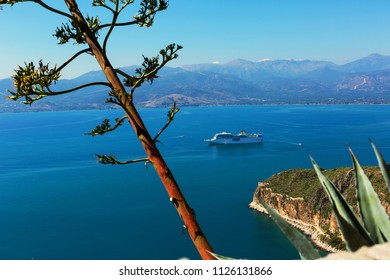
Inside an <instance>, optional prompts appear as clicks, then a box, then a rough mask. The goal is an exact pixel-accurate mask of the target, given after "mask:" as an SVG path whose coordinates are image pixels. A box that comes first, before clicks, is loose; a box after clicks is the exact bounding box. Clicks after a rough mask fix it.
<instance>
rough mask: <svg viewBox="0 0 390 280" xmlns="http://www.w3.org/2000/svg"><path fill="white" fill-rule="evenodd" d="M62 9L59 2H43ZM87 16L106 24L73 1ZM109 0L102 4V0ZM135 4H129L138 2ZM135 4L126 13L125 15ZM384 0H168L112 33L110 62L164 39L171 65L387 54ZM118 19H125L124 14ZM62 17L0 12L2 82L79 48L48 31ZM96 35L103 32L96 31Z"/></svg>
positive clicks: (31, 9)
mask: <svg viewBox="0 0 390 280" xmlns="http://www.w3.org/2000/svg"><path fill="white" fill-rule="evenodd" d="M44 2H45V3H47V4H50V5H52V6H54V7H56V8H57V9H61V10H64V11H66V6H65V4H64V2H63V1H60V0H46V1H44ZM78 2H79V6H80V8H81V9H82V10H83V11H84V12H86V13H88V14H89V15H99V17H100V18H101V21H102V22H109V21H110V14H108V11H107V10H106V9H102V8H97V7H92V5H91V3H92V0H79V1H78ZM106 2H108V1H106ZM138 2H139V1H135V3H136V4H137V3H138ZM136 4H134V5H131V6H129V7H128V10H127V11H126V13H125V14H124V17H126V18H127V19H129V18H131V17H132V16H133V15H134V14H135V13H136V12H137V10H138V6H137V5H136ZM389 14H390V1H389V0H294V1H293V0H240V1H234V0H196V1H193V0H170V5H169V8H168V10H166V11H163V12H161V13H159V14H158V15H157V16H156V18H155V22H154V25H153V26H152V27H150V28H139V27H136V26H130V27H119V28H117V29H116V30H115V31H114V33H113V34H112V36H111V41H110V43H109V52H108V55H109V58H110V60H111V61H112V63H113V65H114V66H115V67H121V66H130V65H139V64H140V63H142V61H143V59H142V55H145V56H154V55H156V54H158V51H159V50H160V49H162V48H164V47H165V46H166V45H168V44H170V43H177V44H180V45H182V46H183V47H184V48H183V49H182V50H181V51H180V53H179V57H178V58H177V59H176V60H175V61H172V62H170V64H169V66H172V67H177V66H181V65H186V64H198V63H227V62H229V61H232V60H235V59H245V60H250V61H261V60H264V59H310V60H327V61H332V62H334V63H337V64H344V63H347V62H350V61H353V60H356V59H359V58H362V57H365V56H367V55H369V54H372V53H380V54H382V55H390V16H389ZM126 18H124V19H126ZM66 21H67V19H66V18H64V17H62V16H59V15H56V14H52V13H50V12H49V11H47V10H45V9H43V8H42V7H40V6H38V5H36V4H34V3H22V4H15V5H14V6H12V7H9V6H8V5H3V6H2V9H0V26H1V28H0V36H1V37H0V38H1V41H0V42H1V43H0V79H3V78H6V77H10V76H12V75H13V73H14V69H16V68H17V66H18V65H23V64H24V62H30V61H33V62H35V63H37V62H38V61H39V60H40V59H42V60H43V62H45V63H46V62H50V63H51V64H53V65H55V64H57V65H61V64H62V63H63V62H64V61H66V60H67V59H68V58H69V57H70V56H71V55H72V54H73V53H75V52H77V51H78V50H80V49H81V48H83V47H82V46H78V45H73V44H72V43H70V44H69V45H58V44H57V42H56V38H54V37H53V36H52V34H53V33H54V31H55V29H56V27H57V26H60V25H61V24H62V23H63V22H66ZM101 37H102V36H101ZM97 69H98V65H97V63H96V62H95V61H94V60H93V58H92V57H91V56H88V55H86V56H84V57H81V58H80V59H78V60H77V61H76V62H74V63H72V64H71V65H70V67H68V68H67V69H66V70H65V71H64V72H63V78H73V77H76V76H79V75H81V74H83V73H86V72H88V71H91V70H97Z"/></svg>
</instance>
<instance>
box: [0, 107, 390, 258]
mask: <svg viewBox="0 0 390 280" xmlns="http://www.w3.org/2000/svg"><path fill="white" fill-rule="evenodd" d="M168 110H169V108H159V109H140V114H141V116H142V117H143V119H144V121H145V123H146V125H147V127H148V128H149V130H150V132H151V134H156V133H157V132H158V131H159V130H160V129H161V128H162V127H163V126H164V124H165V122H166V120H167V117H166V114H167V111H168ZM122 115H123V113H122V112H121V111H119V110H108V111H104V110H96V111H68V112H29V113H10V114H8V113H2V114H0V259H3V260H19V259H22V260H31V259H34V260H166V259H168V260H174V259H179V258H183V257H185V258H189V259H199V255H198V253H197V252H196V250H195V248H194V246H193V244H192V241H191V239H190V238H189V236H188V234H187V232H186V231H185V229H184V228H183V225H182V222H181V220H180V219H179V217H178V215H177V213H176V211H175V209H174V207H173V206H172V204H171V203H170V201H169V197H168V195H167V193H166V191H165V189H164V187H163V186H162V184H161V182H160V181H159V178H158V177H157V176H156V174H155V172H154V170H153V167H152V166H150V165H145V164H144V163H135V164H130V165H120V166H119V165H114V166H112V165H102V164H98V163H97V160H96V157H95V154H106V155H115V156H116V157H117V158H118V159H119V160H131V159H138V158H143V157H144V156H145V155H144V152H143V150H142V149H141V147H140V144H139V142H138V140H137V139H136V137H135V136H134V132H133V130H132V128H131V127H130V126H129V125H128V124H124V125H123V126H121V127H119V128H118V129H117V130H116V131H114V132H111V133H109V134H106V135H104V136H96V137H91V136H89V135H86V133H87V132H90V131H91V130H92V129H93V128H94V127H95V126H96V125H99V124H101V122H102V120H103V119H105V118H108V119H114V118H116V117H122ZM242 130H245V131H246V132H247V133H252V132H257V133H262V134H263V137H264V141H263V143H262V144H250V145H236V146H217V145H209V144H208V143H207V142H205V141H204V139H207V138H211V137H213V135H214V134H215V133H217V132H222V131H227V132H232V133H239V132H241V131H242ZM369 138H370V139H372V140H373V141H374V143H375V144H376V145H377V147H378V148H379V149H380V151H381V152H382V154H383V156H384V157H385V159H386V158H388V159H390V107H389V106H387V105H317V106H314V105H311V106H309V105H308V106H292V105H291V106H242V107H241V106H237V107H235V106H232V107H183V108H181V110H180V112H179V113H178V114H177V115H176V116H175V120H174V121H173V122H172V123H171V125H170V126H169V127H168V128H167V129H166V130H165V132H164V133H163V134H162V135H161V136H160V137H159V143H158V146H159V148H160V150H161V152H162V154H163V156H164V158H165V160H166V161H167V163H168V165H169V166H170V168H171V170H172V172H173V174H174V176H175V178H176V180H177V181H178V183H179V185H180V187H181V189H182V192H183V193H184V195H185V197H186V199H187V200H188V203H189V204H190V206H191V207H192V208H193V209H194V210H195V213H196V217H197V219H198V221H199V224H200V225H201V227H202V229H203V231H204V233H205V235H206V237H207V239H208V240H209V242H210V244H211V245H212V247H213V249H214V251H215V252H217V253H218V254H221V255H224V256H228V257H233V258H238V259H256V260H290V259H299V254H298V252H297V251H296V250H295V248H294V247H293V246H292V245H291V244H290V242H289V241H288V239H286V237H285V236H284V235H283V233H282V232H281V231H280V230H279V228H278V227H277V226H276V225H275V224H274V222H273V221H272V220H271V219H269V218H268V217H267V216H265V215H263V214H260V213H258V212H256V211H254V210H251V209H249V208H248V204H249V203H250V202H251V201H252V197H253V192H254V190H255V189H256V187H257V184H258V182H259V181H264V180H266V179H267V178H269V177H270V176H271V175H273V174H275V173H278V172H281V171H283V170H287V169H292V168H312V166H311V163H310V159H309V156H310V155H311V156H312V157H313V158H314V159H315V160H316V161H317V162H318V164H319V165H321V166H322V167H324V168H334V167H340V166H351V165H352V163H351V159H350V155H349V152H348V149H347V147H348V146H350V147H351V148H352V149H353V151H354V152H355V154H356V155H357V157H358V158H359V160H360V162H361V164H362V165H376V164H377V162H376V159H375V155H374V153H373V151H372V148H371V146H370V143H369V140H368V139H369Z"/></svg>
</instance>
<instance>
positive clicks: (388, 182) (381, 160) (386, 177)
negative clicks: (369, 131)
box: [369, 139, 390, 193]
mask: <svg viewBox="0 0 390 280" xmlns="http://www.w3.org/2000/svg"><path fill="white" fill-rule="evenodd" d="M369 140H370V143H371V146H372V148H373V149H374V152H375V156H376V158H377V160H378V165H379V168H380V169H381V172H382V176H383V179H384V180H385V183H386V186H387V189H388V190H389V193H390V175H389V172H388V171H387V163H386V162H385V160H384V158H383V156H382V154H381V153H380V152H379V150H378V149H377V147H376V146H375V144H374V142H372V141H371V139H369Z"/></svg>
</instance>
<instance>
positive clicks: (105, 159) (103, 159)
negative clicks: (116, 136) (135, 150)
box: [95, 154, 149, 165]
mask: <svg viewBox="0 0 390 280" xmlns="http://www.w3.org/2000/svg"><path fill="white" fill-rule="evenodd" d="M95 156H96V158H97V159H98V162H99V163H101V164H112V165H114V164H119V165H125V164H132V163H138V162H149V159H148V158H140V159H134V160H128V161H119V160H117V159H116V158H115V156H113V155H108V156H106V155H98V154H95Z"/></svg>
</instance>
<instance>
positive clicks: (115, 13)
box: [103, 1, 119, 54]
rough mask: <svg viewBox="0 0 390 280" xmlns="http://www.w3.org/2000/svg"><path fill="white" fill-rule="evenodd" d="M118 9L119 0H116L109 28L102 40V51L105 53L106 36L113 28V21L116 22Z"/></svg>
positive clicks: (107, 36)
mask: <svg viewBox="0 0 390 280" xmlns="http://www.w3.org/2000/svg"><path fill="white" fill-rule="evenodd" d="M118 9H119V1H116V5H115V11H114V10H113V16H112V22H111V24H110V29H109V30H108V32H107V34H106V37H105V38H104V41H103V53H105V54H107V42H108V38H109V37H110V35H111V33H112V31H113V30H114V27H115V23H116V21H117V19H118V16H119V12H118Z"/></svg>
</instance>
